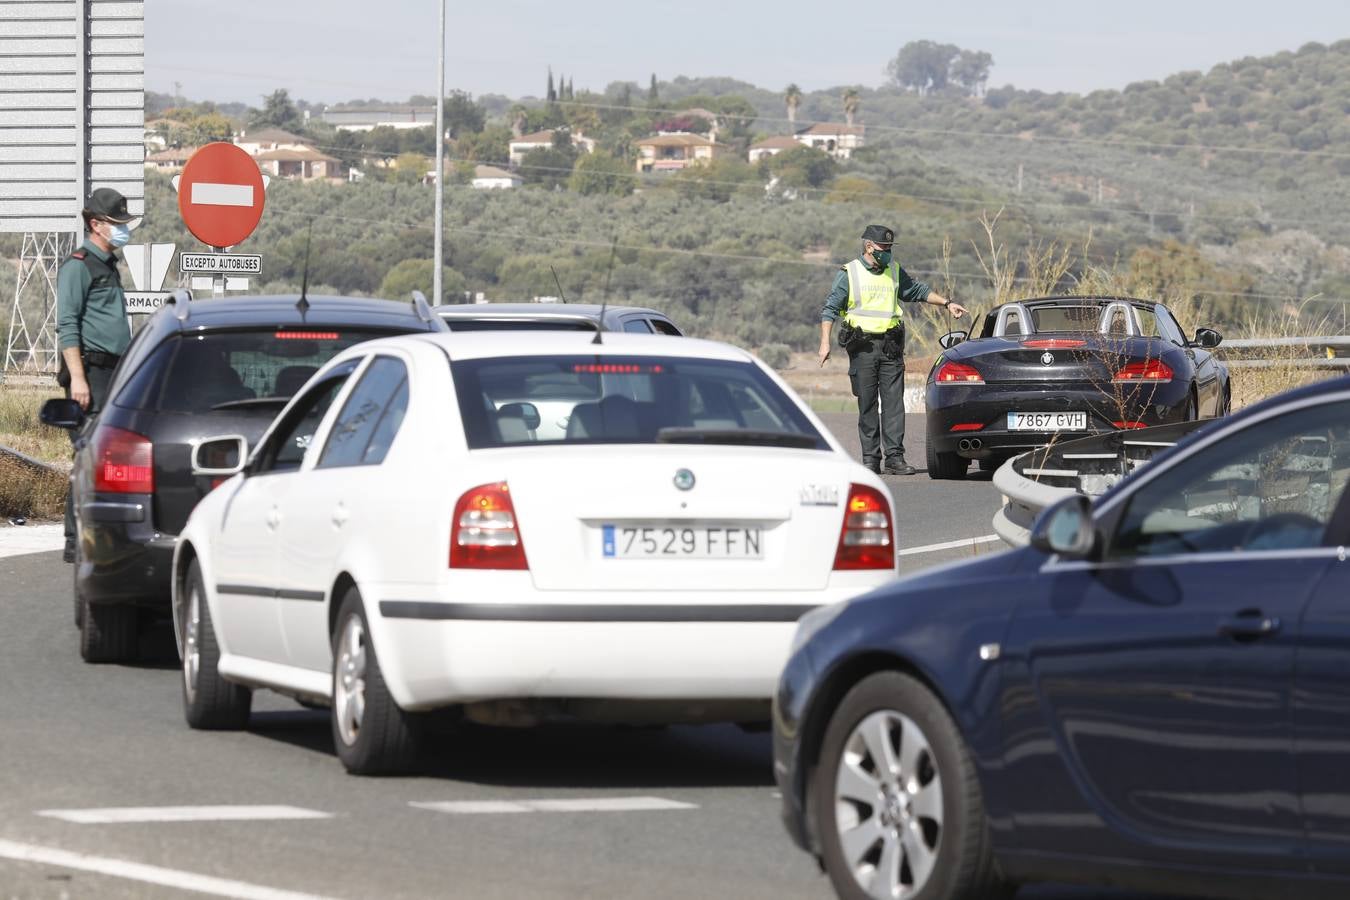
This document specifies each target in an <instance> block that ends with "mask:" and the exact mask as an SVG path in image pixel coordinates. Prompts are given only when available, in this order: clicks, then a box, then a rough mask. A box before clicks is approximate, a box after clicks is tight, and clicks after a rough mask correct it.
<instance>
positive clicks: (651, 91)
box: [647, 72, 661, 106]
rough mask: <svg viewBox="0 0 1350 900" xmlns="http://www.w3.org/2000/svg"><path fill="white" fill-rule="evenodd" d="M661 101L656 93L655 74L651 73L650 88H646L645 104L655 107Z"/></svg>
mask: <svg viewBox="0 0 1350 900" xmlns="http://www.w3.org/2000/svg"><path fill="white" fill-rule="evenodd" d="M660 100H661V95H660V94H658V93H657V91H656V73H655V72H653V73H652V83H651V86H650V87H648V88H647V102H648V103H649V104H651V105H652V106H655V105H656V104H657V103H658V102H660Z"/></svg>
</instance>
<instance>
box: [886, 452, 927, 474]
mask: <svg viewBox="0 0 1350 900" xmlns="http://www.w3.org/2000/svg"><path fill="white" fill-rule="evenodd" d="M883 471H884V472H885V473H886V474H887V475H913V474H914V473H915V472H918V471H919V470H918V469H916V468H914V467H913V466H911V465H910V464H909V463H907V462H905V454H903V453H901V454H900V455H899V456H892V457H891V458H890V459H888V460H886V468H885V469H884V470H883Z"/></svg>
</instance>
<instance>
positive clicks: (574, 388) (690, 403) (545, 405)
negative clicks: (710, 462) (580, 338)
mask: <svg viewBox="0 0 1350 900" xmlns="http://www.w3.org/2000/svg"><path fill="white" fill-rule="evenodd" d="M451 369H452V371H453V373H454V379H455V388H456V392H457V393H458V395H459V406H460V413H461V414H462V416H463V419H464V427H465V433H466V438H467V440H468V444H469V447H470V448H471V449H482V448H488V447H510V446H521V445H528V444H550V445H558V444H654V443H683V444H691V443H697V444H741V445H755V446H765V447H788V448H800V449H813V450H827V449H829V445H828V444H827V443H826V441H825V439H824V438H823V437H822V436H821V434H820V433H819V432H818V431H817V430H816V428H815V427H814V426H813V425H812V424H811V422H810V420H808V419H807V417H806V416H805V414H804V413H803V412H802V410H801V409H800V407H799V406H798V405H797V403H796V402H795V401H794V400H793V399H792V398H791V397H789V396H788V395H787V394H786V393H784V392H783V390H782V389H781V388H779V387H778V385H777V384H775V383H774V382H773V381H772V380H771V379H770V378H768V377H767V376H766V375H765V374H764V373H763V372H762V371H760V370H759V369H758V368H757V367H756V366H754V365H752V364H750V363H740V362H729V361H725V360H713V359H682V358H665V357H653V356H641V357H627V356H624V357H620V356H531V357H517V358H511V359H500V358H492V359H471V360H459V361H457V362H455V363H453V364H452V366H451Z"/></svg>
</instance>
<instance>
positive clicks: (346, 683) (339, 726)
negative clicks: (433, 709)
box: [330, 587, 419, 775]
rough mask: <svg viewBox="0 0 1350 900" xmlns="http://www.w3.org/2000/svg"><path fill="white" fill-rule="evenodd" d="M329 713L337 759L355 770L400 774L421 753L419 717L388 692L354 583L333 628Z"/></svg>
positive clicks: (344, 598)
mask: <svg viewBox="0 0 1350 900" xmlns="http://www.w3.org/2000/svg"><path fill="white" fill-rule="evenodd" d="M330 718H331V722H332V728H333V745H334V746H335V747H336V748H337V755H338V759H340V760H341V761H342V765H343V766H345V767H346V769H347V771H348V772H350V773H351V774H353V775H390V774H398V773H402V772H406V771H408V770H409V769H411V768H412V766H413V763H414V762H415V761H416V759H417V745H418V730H419V729H418V722H417V721H416V717H415V716H413V715H412V714H411V713H408V712H405V711H404V710H402V709H401V708H399V705H398V704H397V703H396V702H394V698H393V697H392V696H390V694H389V688H388V686H387V685H385V683H384V677H383V675H381V674H380V661H379V659H378V657H377V656H376V654H375V644H374V642H373V641H372V640H371V638H370V628H369V626H368V624H367V621H366V612H365V607H364V606H363V605H362V603H361V594H360V593H359V592H358V591H357V589H356V588H355V587H351V588H348V590H347V592H346V594H345V595H344V596H343V598H342V605H341V606H340V607H339V608H338V616H337V626H336V627H335V628H334V630H333V707H332V715H331V717H330Z"/></svg>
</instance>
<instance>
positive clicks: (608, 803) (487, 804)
mask: <svg viewBox="0 0 1350 900" xmlns="http://www.w3.org/2000/svg"><path fill="white" fill-rule="evenodd" d="M408 805H409V806H412V807H416V808H417V809H429V810H431V811H432V812H443V813H450V814H452V815H461V816H467V815H483V814H493V813H527V812H648V811H653V810H668V809H698V805H697V804H694V803H681V802H679V801H678V800H664V799H662V798H661V797H594V798H590V799H576V800H450V801H445V802H441V803H435V802H416V801H414V802H412V803H409V804H408Z"/></svg>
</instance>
